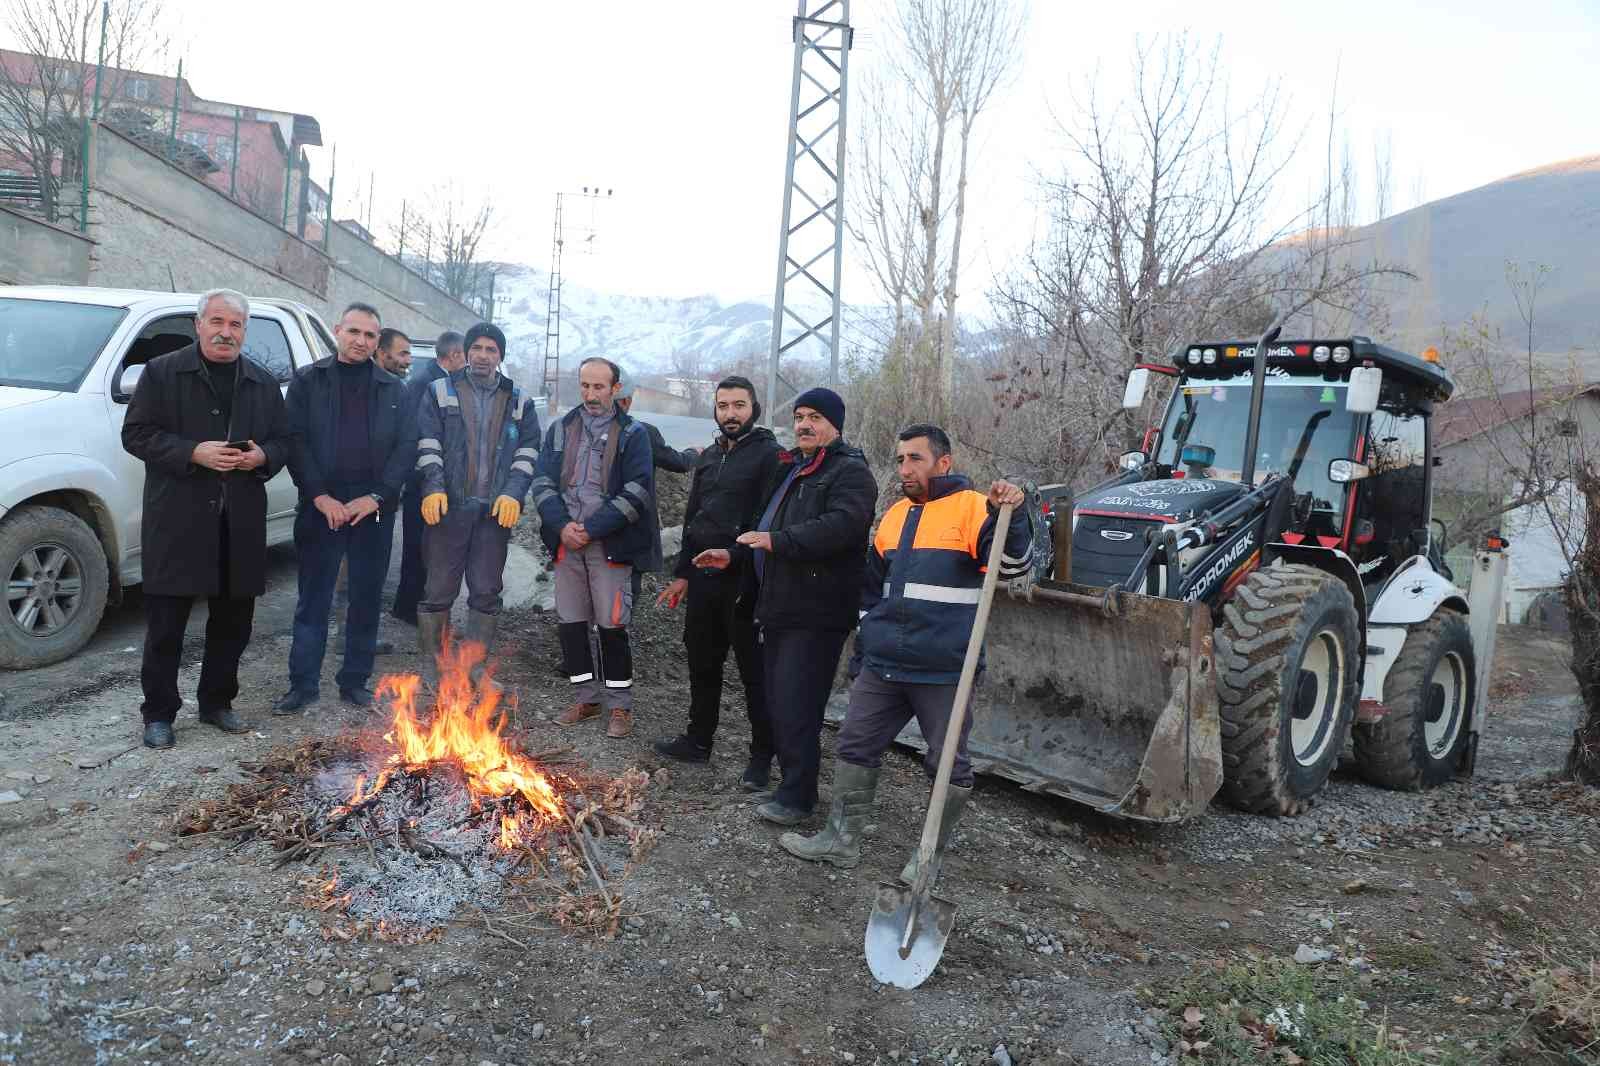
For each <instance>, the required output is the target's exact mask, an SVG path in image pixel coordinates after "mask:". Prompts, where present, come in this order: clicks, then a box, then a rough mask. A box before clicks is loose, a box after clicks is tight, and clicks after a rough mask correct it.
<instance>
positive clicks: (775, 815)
mask: <svg viewBox="0 0 1600 1066" xmlns="http://www.w3.org/2000/svg"><path fill="white" fill-rule="evenodd" d="M756 814H757V815H759V816H760V817H761V819H762V820H763V821H767V822H772V823H773V824H774V825H799V824H800V823H801V822H803V821H805V820H806V819H808V818H810V817H811V814H810V812H808V811H797V810H795V809H794V808H793V807H785V806H784V805H783V804H781V803H779V802H778V801H777V800H768V801H767V802H766V803H763V804H762V805H761V806H759V807H757V808H756Z"/></svg>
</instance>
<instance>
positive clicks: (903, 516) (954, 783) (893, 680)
mask: <svg viewBox="0 0 1600 1066" xmlns="http://www.w3.org/2000/svg"><path fill="white" fill-rule="evenodd" d="M950 465H951V457H950V437H949V435H948V434H946V433H945V431H944V430H942V429H940V428H939V427H938V426H933V425H927V424H919V425H914V426H907V427H906V428H905V429H904V430H902V431H901V432H900V442H899V444H898V445H897V446H896V448H895V470H896V472H897V473H898V474H899V477H900V490H901V492H903V493H904V494H905V498H904V499H902V500H900V501H899V502H897V503H896V504H895V505H894V506H893V507H891V508H889V510H888V511H887V512H886V513H885V514H884V516H883V520H882V521H880V522H879V523H878V532H877V535H876V537H874V539H873V543H872V547H871V548H870V549H869V550H868V551H867V565H866V571H865V573H864V574H863V576H862V580H861V632H860V633H859V634H858V635H857V637H856V647H857V652H858V655H859V662H857V661H852V663H851V667H852V670H851V672H852V673H853V674H855V679H854V683H853V684H852V685H851V687H850V709H849V710H848V711H847V712H846V713H845V720H844V726H843V727H842V728H841V729H840V730H839V745H838V754H837V758H836V760H835V762H834V764H833V806H832V810H831V812H830V813H829V816H828V825H827V828H825V829H823V831H822V832H820V833H818V834H816V835H815V836H810V837H804V836H801V835H800V834H798V833H785V834H783V836H782V837H780V838H779V840H778V844H779V845H780V846H781V847H782V848H783V849H784V850H785V851H787V852H789V853H790V854H791V855H795V856H797V857H799V858H802V859H806V860H807V861H809V862H826V863H830V864H832V865H834V866H844V867H850V866H854V865H856V863H858V862H860V861H861V834H862V832H863V830H864V829H865V828H866V824H867V818H868V817H869V816H870V815H871V813H872V797H873V793H874V792H875V791H876V790H877V787H878V773H879V767H881V766H882V765H883V753H884V751H886V750H887V749H888V747H889V745H890V744H892V743H893V742H894V738H895V737H896V736H898V735H899V733H900V730H902V729H904V728H905V726H906V723H907V722H909V721H910V720H911V719H912V718H915V719H916V720H917V725H918V727H919V728H920V729H921V730H922V735H923V737H925V738H926V739H927V741H928V751H927V755H926V756H925V757H924V759H923V763H922V765H923V768H924V769H926V770H927V772H928V776H929V777H930V778H931V777H934V776H935V775H936V774H937V772H938V769H939V753H940V751H941V749H942V748H943V747H944V737H945V732H946V730H948V729H949V727H950V716H951V714H953V713H954V712H955V699H956V685H957V682H958V681H959V679H960V677H961V667H962V664H963V663H964V662H965V660H966V655H967V642H968V640H969V639H971V636H972V626H973V623H974V621H976V619H977V613H978V600H979V598H980V595H981V592H982V589H983V572H984V565H985V562H986V561H987V559H988V558H989V548H990V546H991V545H992V544H993V543H994V538H995V537H996V536H1003V537H1005V545H1004V547H1002V548H1001V551H1000V574H999V577H1000V578H1001V580H1009V579H1011V578H1016V577H1021V576H1022V575H1023V574H1026V573H1027V572H1028V560H1029V558H1030V556H1031V554H1032V531H1031V527H1030V526H1029V523H1028V516H1027V513H1026V512H1024V511H1023V510H1022V507H1021V505H1022V501H1023V495H1022V490H1021V489H1020V488H1018V487H1017V486H1015V485H1012V484H1009V483H1008V482H1005V481H996V482H994V483H993V484H991V485H990V486H989V491H988V493H987V494H985V493H982V492H979V491H978V490H977V489H975V488H974V487H973V485H972V482H971V481H970V480H969V479H967V478H966V477H963V476H961V475H960V474H952V473H951V472H950ZM1007 503H1009V504H1011V505H1012V506H1014V507H1015V508H1016V510H1014V511H1013V512H1012V513H1011V520H1010V524H1009V526H1008V527H1007V528H1006V529H1005V530H1003V531H1002V530H999V529H998V528H997V520H998V518H999V515H998V510H999V508H1000V506H1001V505H1002V504H1007ZM979 665H980V668H981V665H982V662H981V660H980V663H979ZM971 728H972V719H971V717H970V716H969V717H968V718H967V719H966V721H965V723H964V725H963V727H962V730H961V736H960V738H959V740H958V741H957V748H956V757H955V765H954V769H953V772H952V773H951V775H950V789H949V791H948V792H947V793H946V794H945V801H944V820H943V821H942V822H940V824H939V839H938V841H937V843H936V846H935V848H934V853H933V864H934V865H933V875H934V877H937V876H938V870H939V866H938V864H939V863H940V862H941V861H942V860H943V858H944V853H945V849H946V848H947V847H948V846H949V843H950V837H951V835H952V834H953V833H954V832H955V828H956V823H957V822H958V821H960V819H961V812H962V811H963V810H964V809H965V808H966V805H967V800H968V798H969V797H971V795H972V763H971V761H970V760H969V759H968V758H967V735H968V733H969V732H970V731H971ZM916 875H917V866H916V859H915V857H913V859H912V861H911V862H909V863H907V864H906V868H905V869H904V870H903V871H901V875H900V876H901V877H902V878H904V879H905V881H906V883H907V884H909V883H911V882H912V881H914V880H915V879H916Z"/></svg>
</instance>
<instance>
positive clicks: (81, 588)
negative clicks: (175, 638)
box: [0, 507, 111, 670]
mask: <svg viewBox="0 0 1600 1066" xmlns="http://www.w3.org/2000/svg"><path fill="white" fill-rule="evenodd" d="M108 573H109V571H108V569H107V564H106V553H105V549H103V548H102V547H101V546H100V540H99V538H97V537H96V536H95V535H94V530H92V529H90V528H89V524H88V523H87V522H85V521H84V520H83V519H81V518H79V517H78V516H77V515H75V514H73V513H72V512H71V511H67V510H63V509H62V508H60V507H19V508H17V509H16V510H15V511H12V512H11V513H10V514H8V515H6V517H5V520H4V521H0V582H4V588H5V590H6V593H5V598H4V600H3V601H0V668H5V669H11V670H27V669H30V668H32V667H36V666H48V665H50V664H51V663H58V662H60V661H61V660H62V659H65V658H66V657H67V656H69V655H71V654H72V653H73V652H75V651H77V650H78V649H79V648H81V647H83V646H84V645H85V644H87V643H89V638H90V637H92V636H94V631H95V630H96V629H97V628H98V627H99V625H100V617H101V616H102V615H103V614H105V611H106V597H107V595H108V594H109V593H110V590H111V586H110V582H109V579H108V576H107V575H108Z"/></svg>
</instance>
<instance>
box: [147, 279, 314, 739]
mask: <svg viewBox="0 0 1600 1066" xmlns="http://www.w3.org/2000/svg"><path fill="white" fill-rule="evenodd" d="M249 320H250V301H249V300H247V299H245V297H244V296H243V295H242V294H240V293H237V292H234V291H232V290H231V289H215V290H213V291H211V292H208V293H206V294H205V295H203V296H201V297H200V303H199V306H198V308H197V314H196V315H195V335H196V337H197V338H198V339H197V341H196V343H194V344H191V345H189V346H187V347H184V348H180V349H178V350H177V351H175V352H171V353H169V354H167V355H163V356H158V357H157V358H155V359H152V360H151V361H150V362H149V363H148V364H147V365H146V366H145V369H144V374H143V375H142V376H141V377H140V378H139V384H138V386H137V387H136V388H135V389H134V391H133V399H132V401H131V402H130V403H129V404H128V414H127V417H126V418H125V419H124V420H123V423H122V446H123V447H124V448H125V449H127V451H128V452H129V453H130V454H131V455H134V456H136V457H137V458H139V459H142V460H144V464H145V475H144V511H143V514H142V515H141V517H140V534H139V535H140V547H141V552H142V557H143V571H144V574H143V580H144V612H145V639H144V662H143V664H142V666H141V668H140V673H139V680H140V682H141V684H142V685H143V687H144V703H143V704H142V705H141V706H140V708H139V710H140V714H141V715H142V716H143V717H144V742H145V744H146V745H147V746H149V747H152V748H170V747H172V745H173V744H174V743H175V738H174V736H173V732H172V723H173V720H174V719H175V718H176V717H177V714H178V708H179V707H180V706H181V705H182V703H183V701H182V700H181V699H180V698H179V696H178V660H179V658H180V657H181V655H182V652H183V633H184V629H185V628H186V627H187V626H188V623H189V611H190V608H191V607H192V606H193V604H194V600H195V598H196V597H198V596H204V597H206V599H207V602H208V610H209V615H208V617H207V619H206V643H205V654H204V657H203V658H202V660H201V665H200V685H199V688H198V690H197V691H196V694H195V695H196V702H197V703H198V704H199V710H200V720H201V721H202V722H205V723H207V724H209V725H213V726H216V727H217V728H218V729H221V730H223V731H225V732H228V733H243V732H245V731H246V730H247V729H248V728H249V726H248V725H247V724H246V723H245V722H244V721H243V719H241V718H240V717H239V716H238V715H237V714H236V713H235V712H234V710H233V706H232V704H233V700H234V697H236V696H237V695H238V694H239V657H240V656H241V655H243V654H244V649H245V647H246V645H248V644H249V643H250V628H251V623H252V622H253V620H254V617H255V606H256V597H257V596H260V595H261V594H262V593H263V592H265V591H266V565H267V559H266V556H267V490H266V483H267V481H268V479H270V478H271V477H272V475H273V474H276V473H277V472H278V471H279V470H281V469H282V468H283V465H284V464H285V463H286V462H288V459H289V422H288V418H287V415H286V413H285V410H284V402H283V393H282V392H280V391H279V387H278V382H277V380H276V379H275V378H274V377H273V376H272V374H271V373H269V372H268V371H266V370H265V369H263V368H262V367H260V366H258V365H257V364H255V363H253V362H251V361H250V360H249V359H245V358H243V357H242V356H241V355H240V354H239V353H240V349H241V348H243V346H244V336H245V327H246V325H247V323H248V322H249ZM235 445H239V446H238V447H235Z"/></svg>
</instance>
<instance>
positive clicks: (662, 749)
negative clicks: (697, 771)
mask: <svg viewBox="0 0 1600 1066" xmlns="http://www.w3.org/2000/svg"><path fill="white" fill-rule="evenodd" d="M651 746H652V747H653V748H655V749H656V754H658V755H665V756H666V757H667V758H669V759H677V760H678V761H679V762H710V761H711V748H710V746H709V745H707V746H705V747H701V745H700V743H699V742H698V741H696V740H695V739H694V738H693V737H691V736H689V735H688V734H684V735H683V736H681V737H678V738H676V739H674V740H658V741H656V742H655V743H654V744H653V745H651Z"/></svg>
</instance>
